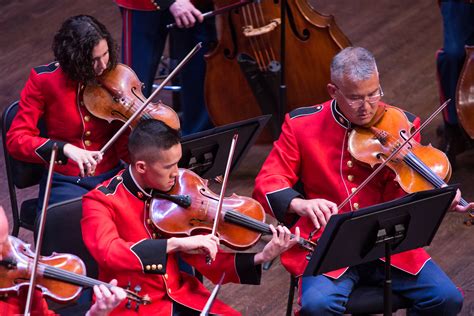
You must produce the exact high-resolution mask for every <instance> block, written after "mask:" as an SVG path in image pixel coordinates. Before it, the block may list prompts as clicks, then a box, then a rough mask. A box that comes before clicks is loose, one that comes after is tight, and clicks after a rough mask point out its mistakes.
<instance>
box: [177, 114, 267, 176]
mask: <svg viewBox="0 0 474 316" xmlns="http://www.w3.org/2000/svg"><path fill="white" fill-rule="evenodd" d="M270 117H271V115H262V116H258V117H254V118H251V119H248V120H244V121H240V122H236V123H232V124H227V125H223V126H219V127H215V128H212V129H209V130H206V131H203V132H199V133H195V134H191V135H187V136H185V137H183V138H182V140H181V145H182V149H183V156H182V157H181V160H180V161H179V163H178V166H179V167H180V168H187V169H190V170H192V171H194V172H196V173H197V174H198V175H200V176H201V177H203V178H206V179H211V178H215V177H217V176H221V175H223V174H224V172H225V168H226V163H227V157H228V155H229V150H230V145H231V143H232V137H233V136H234V134H235V133H237V134H239V138H238V140H237V146H236V148H235V153H234V158H233V160H232V165H231V169H230V172H232V171H233V170H234V169H235V168H237V167H238V165H239V164H240V162H241V161H242V160H243V158H244V157H245V155H246V154H247V152H248V150H249V149H250V147H252V145H253V144H254V143H255V140H256V139H257V137H258V136H259V135H260V133H261V132H262V130H263V128H264V127H265V124H267V122H268V120H269V119H270Z"/></svg>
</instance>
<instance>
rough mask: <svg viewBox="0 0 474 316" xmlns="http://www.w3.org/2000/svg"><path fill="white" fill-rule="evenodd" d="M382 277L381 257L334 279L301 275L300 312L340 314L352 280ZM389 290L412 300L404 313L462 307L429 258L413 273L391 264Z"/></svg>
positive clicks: (452, 311) (373, 282)
mask: <svg viewBox="0 0 474 316" xmlns="http://www.w3.org/2000/svg"><path fill="white" fill-rule="evenodd" d="M383 281H384V265H383V262H382V261H373V262H369V263H366V264H362V265H359V266H355V267H351V268H350V269H349V270H348V271H347V272H346V273H345V274H344V275H342V276H341V277H340V278H339V279H337V280H333V279H331V278H328V277H326V276H323V275H318V276H316V277H304V278H303V279H302V285H301V291H302V294H301V304H302V309H301V311H300V313H301V315H341V314H343V313H344V311H345V307H344V306H345V304H346V303H347V301H348V297H349V295H350V293H351V292H352V289H353V288H354V286H355V285H356V284H359V283H360V284H364V285H380V286H383ZM392 290H393V291H394V292H397V293H399V294H401V295H403V296H405V297H407V298H409V299H410V300H411V301H413V304H414V306H413V308H411V309H410V310H409V311H408V315H430V316H435V315H445V316H448V315H456V314H458V313H459V312H460V311H461V308H462V303H463V297H462V295H461V292H460V291H459V290H458V289H457V288H456V286H455V285H454V284H453V283H452V282H451V280H450V279H449V278H448V276H446V274H445V273H444V272H443V271H442V270H441V269H440V268H439V267H438V266H437V265H436V264H435V263H434V262H433V261H432V260H429V261H428V262H427V263H426V265H425V266H424V267H423V269H422V270H421V271H420V273H419V274H418V275H416V276H413V275H411V274H408V273H405V272H402V271H400V270H398V269H395V268H393V269H392Z"/></svg>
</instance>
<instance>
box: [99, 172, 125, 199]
mask: <svg viewBox="0 0 474 316" xmlns="http://www.w3.org/2000/svg"><path fill="white" fill-rule="evenodd" d="M122 182H123V177H122V175H121V174H118V175H116V176H115V177H113V178H112V179H110V180H109V181H106V182H104V183H102V184H101V185H100V186H98V187H97V190H99V191H100V192H102V193H103V194H105V195H110V194H115V192H117V188H118V186H119V185H120V183H122Z"/></svg>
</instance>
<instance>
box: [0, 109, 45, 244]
mask: <svg viewBox="0 0 474 316" xmlns="http://www.w3.org/2000/svg"><path fill="white" fill-rule="evenodd" d="M18 103H19V102H18V101H15V102H13V103H12V104H11V105H10V106H8V107H7V108H6V109H5V111H3V115H2V142H3V153H4V155H5V168H6V171H7V179H8V191H9V194H10V204H11V209H12V217H13V228H12V233H11V234H12V235H13V236H18V232H19V230H20V227H23V228H26V229H28V230H33V228H34V223H35V219H36V208H37V204H38V199H37V198H35V199H29V200H26V201H23V202H22V203H21V206H20V208H18V199H17V189H25V188H29V187H31V186H34V185H37V184H38V183H39V182H40V180H41V177H42V175H43V172H44V166H43V165H41V164H33V163H27V162H23V161H19V160H16V159H15V158H13V157H12V156H11V155H10V154H9V153H8V151H7V147H6V135H7V132H8V130H9V129H10V126H11V123H12V121H13V118H14V117H15V115H16V113H17V112H18ZM38 128H39V129H40V131H41V132H40V135H41V136H45V135H46V127H45V125H44V122H43V121H40V122H39V123H38Z"/></svg>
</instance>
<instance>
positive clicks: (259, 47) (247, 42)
mask: <svg viewBox="0 0 474 316" xmlns="http://www.w3.org/2000/svg"><path fill="white" fill-rule="evenodd" d="M232 1H233V0H216V1H214V4H215V7H216V9H219V8H221V7H225V6H228V5H229V4H230V3H232ZM280 6H281V4H280V1H278V0H273V1H271V0H269V1H258V2H255V3H252V4H248V5H245V6H243V7H241V8H238V9H234V10H232V11H230V12H228V13H225V14H222V15H219V16H218V17H217V28H218V30H220V33H219V37H218V44H217V46H216V47H215V49H214V50H213V51H212V52H210V53H209V54H208V55H206V57H205V58H206V62H207V65H206V78H205V87H204V89H205V91H204V93H205V101H206V106H207V109H208V111H209V115H210V116H211V119H212V120H213V122H214V124H216V125H224V124H228V123H232V122H235V121H239V120H244V119H248V118H251V117H255V116H258V115H261V114H272V115H273V118H274V120H273V122H272V123H273V126H272V131H273V137H274V138H275V137H276V136H278V132H276V130H279V128H280V125H281V122H279V121H278V120H276V121H275V118H282V115H281V113H279V111H278V105H279V100H280V98H279V92H280V90H279V85H280V72H281V71H282V69H281V64H280V62H281V59H282V52H281V48H280V35H281V34H280V31H281V19H280ZM285 22H286V28H285V38H286V45H285V46H286V48H285V51H284V52H285V64H284V67H285V69H284V73H285V76H284V78H285V82H286V86H287V89H286V98H285V103H286V105H287V106H286V108H285V109H283V110H284V112H288V111H290V110H292V109H294V108H297V107H301V106H308V105H312V104H315V103H318V102H323V101H325V100H327V99H328V98H329V95H328V93H327V91H326V84H327V83H328V82H329V80H330V63H331V60H332V58H333V57H334V55H336V54H337V53H338V52H339V51H340V50H341V49H343V48H344V47H347V46H349V45H350V42H349V40H348V39H347V37H346V36H345V35H344V34H343V33H342V31H341V30H340V29H339V28H338V26H337V25H336V24H335V21H334V18H333V17H332V16H327V15H322V14H320V13H318V12H317V11H315V10H314V9H313V8H312V7H311V6H310V5H309V3H308V2H307V0H287V6H286V20H285ZM223 76H225V78H226V80H223ZM267 137H268V136H267Z"/></svg>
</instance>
